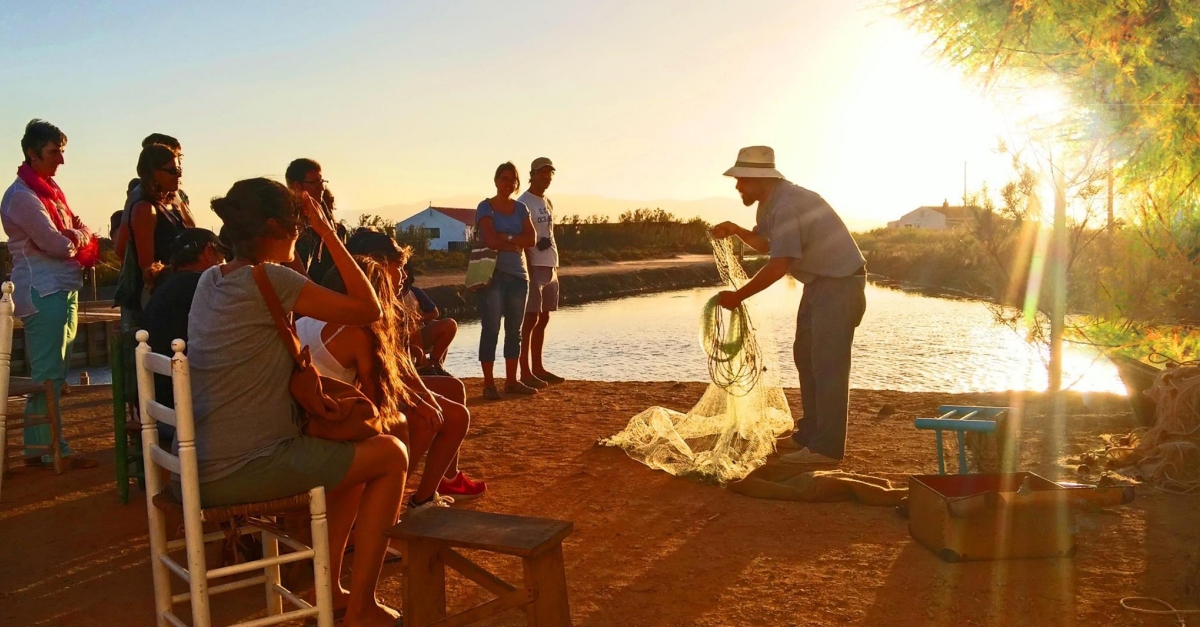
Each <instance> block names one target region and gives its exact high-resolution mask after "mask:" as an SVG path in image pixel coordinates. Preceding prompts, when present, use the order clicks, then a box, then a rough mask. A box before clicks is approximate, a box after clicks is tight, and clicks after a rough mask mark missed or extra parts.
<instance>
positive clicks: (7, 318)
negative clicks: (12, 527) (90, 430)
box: [0, 281, 63, 490]
mask: <svg viewBox="0 0 1200 627" xmlns="http://www.w3.org/2000/svg"><path fill="white" fill-rule="evenodd" d="M0 291H3V293H4V295H3V296H2V297H0V490H2V489H3V486H4V472H5V471H6V470H7V468H8V459H9V449H10V445H9V443H8V430H9V429H20V428H23V427H32V426H35V425H40V424H49V425H50V444H44V445H24V446H21V447H17V446H12V448H23V449H31V450H35V451H38V450H45V451H46V454H48V455H50V456H51V457H53V458H54V472H56V473H62V471H63V461H62V450H61V447H60V446H59V441H60V440H61V438H62V434H61V433H59V432H58V426H59V424H60V422H61V420H52V419H51V417H54V416H57V415H58V414H59V408H58V399H57V397H56V396H55V394H54V382H53V381H45V382H35V381H33V380H31V379H27V378H24V377H12V376H9V373H10V372H11V371H12V346H13V325H14V316H13V299H12V293H13V284H12V281H5V282H4V285H3V286H0ZM34 392H45V393H46V413H45V414H43V415H40V416H38V415H22V416H15V417H12V418H10V417H9V416H8V399H9V398H12V397H18V396H25V395H26V394H32V393H34ZM23 439H24V438H22V440H23Z"/></svg>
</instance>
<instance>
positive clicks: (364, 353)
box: [325, 327, 381, 405]
mask: <svg viewBox="0 0 1200 627" xmlns="http://www.w3.org/2000/svg"><path fill="white" fill-rule="evenodd" d="M341 336H342V337H341V338H339V339H342V340H343V341H342V342H339V343H338V344H339V346H338V347H337V348H339V349H342V350H338V352H337V353H334V352H333V351H332V350H331V351H330V352H329V354H330V355H333V358H334V359H337V360H338V362H339V363H343V364H344V363H345V362H343V361H342V360H341V357H344V355H342V354H341V353H342V352H343V351H344V350H345V348H349V349H350V350H349V351H348V352H349V353H350V361H351V362H352V363H351V364H349V367H352V368H354V372H355V377H356V378H357V379H358V389H360V390H362V393H363V394H364V395H366V397H367V398H369V399H371V402H372V403H375V404H376V405H378V404H379V402H380V400H381V399H380V398H379V394H380V390H379V384H378V382H377V381H376V374H375V355H374V349H373V348H372V346H371V338H370V337H368V336H367V332H366V331H364V330H363V328H362V327H346V328H345V329H343V330H342V333H341ZM343 347H345V348H343ZM325 348H327V349H329V348H332V347H330V346H329V345H328V344H326V345H325Z"/></svg>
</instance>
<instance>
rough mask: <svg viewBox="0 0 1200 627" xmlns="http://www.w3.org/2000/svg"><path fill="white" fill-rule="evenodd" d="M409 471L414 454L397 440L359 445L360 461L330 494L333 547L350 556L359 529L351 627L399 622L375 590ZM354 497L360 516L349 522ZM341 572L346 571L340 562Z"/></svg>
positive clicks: (373, 440)
mask: <svg viewBox="0 0 1200 627" xmlns="http://www.w3.org/2000/svg"><path fill="white" fill-rule="evenodd" d="M407 469H408V453H407V451H405V449H404V445H403V444H402V443H401V442H400V441H399V440H397V439H396V438H393V437H392V436H388V435H380V436H375V437H373V438H370V439H368V440H363V441H362V442H356V443H355V444H354V461H353V462H351V464H350V469H349V470H348V471H346V476H345V477H343V478H342V481H341V482H340V483H338V484H337V485H336V486H334V488H333V490H331V491H330V500H329V511H330V540H331V543H332V541H334V540H337V541H338V542H339V543H340V545H338V546H340V547H341V548H342V549H343V550H344V548H345V546H346V539H345V536H347V535H348V534H349V526H350V525H354V527H355V537H354V562H353V566H352V570H351V573H350V598H349V600H348V603H347V605H346V624H347V625H380V626H383V625H392V624H394V623H395V621H396V617H397V616H398V614H397V612H396V611H395V610H392V609H391V608H387V607H385V606H382V605H380V604H379V602H378V601H377V600H376V599H375V586H376V585H377V584H378V583H379V572H380V570H381V569H382V568H383V557H384V553H385V551H386V550H387V538H386V537H384V535H383V533H384V531H385V530H387V529H388V528H389V527H391V526H392V525H394V524H395V523H396V518H397V517H398V516H399V514H400V501H401V499H403V497H404V481H405V478H406V473H407ZM354 493H359V494H360V496H359V497H358V499H357V500H358V507H357V516H356V517H349V516H345V517H343V516H344V515H345V513H346V511H347V510H348V509H349V511H354V510H353V509H350V507H349V506H350V505H352V504H353V501H354V500H355V497H354ZM355 519H356V520H355ZM335 526H336V527H337V530H336V531H335V530H334V527H335ZM335 534H336V536H335ZM337 536H341V537H340V538H338V537H337ZM338 546H334V547H332V548H331V551H337V552H338V553H341V551H339V550H337V548H338ZM331 565H332V564H331ZM338 566H339V567H340V566H341V563H340V561H339V562H338Z"/></svg>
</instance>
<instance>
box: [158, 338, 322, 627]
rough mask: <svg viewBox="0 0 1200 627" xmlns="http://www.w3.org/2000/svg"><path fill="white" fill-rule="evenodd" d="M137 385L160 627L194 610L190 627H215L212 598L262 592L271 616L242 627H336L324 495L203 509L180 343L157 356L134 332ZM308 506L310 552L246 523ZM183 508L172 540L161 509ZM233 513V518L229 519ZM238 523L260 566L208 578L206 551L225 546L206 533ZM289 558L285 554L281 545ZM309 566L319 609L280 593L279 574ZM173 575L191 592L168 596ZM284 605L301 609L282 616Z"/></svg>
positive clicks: (226, 569) (218, 536) (179, 624)
mask: <svg viewBox="0 0 1200 627" xmlns="http://www.w3.org/2000/svg"><path fill="white" fill-rule="evenodd" d="M136 337H137V341H138V346H137V358H136V362H137V383H138V395H139V398H140V401H139V403H140V406H141V418H142V452H143V455H144V459H145V462H146V509H147V512H148V514H149V519H150V567H151V571H152V573H153V575H154V609H155V614H156V621H157V622H156V624H157V625H158V627H167V626H168V625H173V626H175V627H184V626H185V625H186V623H184V622H183V621H182V620H181V619H180V618H179V617H178V616H176V615H175V613H174V611H173V609H172V608H173V606H174V604H176V603H183V602H185V601H190V602H191V608H192V627H210V625H211V620H210V617H209V597H211V596H212V595H214V594H219V593H222V592H228V591H230V590H238V589H241V588H249V587H251V586H257V585H263V586H264V587H265V589H266V601H267V616H266V617H264V618H260V619H257V620H251V621H247V622H242V623H237V625H242V626H244V627H258V626H260V625H274V624H276V623H282V622H285V621H291V620H296V619H299V618H304V617H308V616H316V617H317V624H318V625H319V626H320V627H332V625H333V593H332V589H331V588H330V572H329V532H328V522H327V521H326V519H325V489H324V488H321V487H316V488H313V489H312V490H309V491H308V492H307V493H306V494H298V495H295V496H293V497H289V498H287V499H279V500H277V501H271V502H268V503H249V504H245V505H237V506H232V507H226V508H210V509H201V508H200V481H199V474H198V470H197V465H196V443H195V437H196V429H195V423H194V417H193V414H192V390H191V380H190V378H189V372H188V362H187V357H185V356H184V354H183V351H184V348H185V345H184V342H183V340H178V339H177V340H175V341H174V342H172V343H171V350H173V351H174V352H175V355H174V357H170V358H168V357H166V356H163V355H158V354H155V353H153V352H151V350H150V346H149V345H148V344H147V343H146V342H147V340H149V339H150V335H149V334H148V333H147V332H146V331H138V332H137V335H136ZM154 373H158V374H161V375H165V376H169V377H171V379H172V386H173V388H174V391H175V408H174V409H171V408H168V407H166V406H165V405H162V404H160V403H158V402H156V401H155V400H154ZM158 421H162V422H165V423H167V424H170V425H174V426H175V429H176V431H175V433H176V438H177V439H178V441H179V455H178V456H175V455H172V454H171V453H170V452H168V451H165V450H163V449H162V448H161V447H160V446H159V445H158V428H157V426H156V425H157V423H158ZM159 468H166V469H168V470H170V471H171V472H173V473H175V474H177V475H179V476H180V477H181V478H182V479H181V487H182V492H183V503H182V504H179V503H178V501H176V500H175V499H174V497H173V496H172V495H171V493H170V492H168V491H164V490H163V487H164V486H163V485H162V483H163V480H162V476H163V475H162V473H161V472H160V471H159V470H158V469H159ZM304 502H307V506H308V512H309V514H310V515H311V516H312V537H313V542H312V544H313V546H312V547H308V546H305V545H304V544H302V543H300V542H298V541H296V540H295V539H293V538H291V537H288V536H286V535H284V534H283V533H282V531H281V530H280V529H278V528H275V527H273V526H270V524H269V523H262V524H259V523H256V522H247V521H245V520H244V518H245V517H246V516H247V515H254V516H257V517H260V518H264V519H268V520H269V518H270V517H271V516H273V515H275V514H278V513H280V512H281V511H284V510H294V509H295V507H296V506H297V504H303V503H304ZM179 507H182V513H183V527H184V539H183V540H168V539H167V523H166V517H165V515H164V511H163V510H164V509H171V508H179ZM232 511H236V512H237V513H236V517H234V514H231V512H232ZM214 520H216V521H220V520H225V521H228V520H233V521H234V524H240V525H241V526H240V528H239V531H240V532H241V533H242V534H253V533H261V534H262V546H263V557H262V559H259V560H256V561H252V562H247V563H243V564H234V565H232V566H223V567H221V568H215V569H212V570H209V569H208V567H207V566H206V564H205V557H204V545H205V543H208V542H214V541H220V540H224V539H225V534H224V533H223V532H221V531H214V532H211V533H207V534H206V533H204V530H203V528H202V525H203V524H204V523H205V522H211V521H214ZM281 543H282V544H283V545H285V546H286V547H288V548H290V549H291V551H290V552H287V553H283V554H281V553H280V552H279V545H280V544H281ZM180 549H184V550H185V551H186V553H187V555H186V562H185V563H184V564H180V563H179V562H177V561H176V560H175V559H173V558H172V557H171V556H170V555H169V554H170V553H171V552H174V551H179V550H180ZM308 559H311V560H312V561H313V570H314V572H315V577H314V586H315V588H316V602H317V605H316V607H313V606H312V605H310V604H309V603H308V602H306V601H304V600H303V599H301V598H300V597H299V596H297V595H296V594H294V593H293V592H291V591H290V590H288V589H286V588H284V587H283V586H282V585H281V580H280V573H279V566H280V565H281V564H288V563H292V562H298V561H302V560H308ZM254 571H261V573H260V574H257V575H256V576H253V577H246V578H241V579H235V580H233V581H230V582H228V583H223V584H219V585H213V586H210V585H209V582H210V581H212V580H216V579H222V578H225V577H229V576H231V575H237V574H242V573H249V572H254ZM172 573H173V574H175V575H177V576H179V577H180V578H181V579H183V580H184V581H185V582H187V584H188V586H189V588H190V591H189V592H184V593H182V594H175V595H172V594H171V581H170V575H171V574H172ZM284 599H286V600H287V601H289V602H290V603H291V604H292V605H294V606H296V608H297V609H295V610H291V611H289V612H286V613H285V612H284V611H283V600H284Z"/></svg>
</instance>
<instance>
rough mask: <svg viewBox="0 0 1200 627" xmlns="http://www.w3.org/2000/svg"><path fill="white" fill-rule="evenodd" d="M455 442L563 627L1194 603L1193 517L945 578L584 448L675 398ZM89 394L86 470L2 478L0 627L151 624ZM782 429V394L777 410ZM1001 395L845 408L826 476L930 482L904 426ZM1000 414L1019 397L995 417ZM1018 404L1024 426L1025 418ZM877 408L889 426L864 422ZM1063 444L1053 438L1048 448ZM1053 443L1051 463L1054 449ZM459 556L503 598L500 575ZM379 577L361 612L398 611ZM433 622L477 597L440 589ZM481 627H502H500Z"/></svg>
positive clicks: (1095, 425)
mask: <svg viewBox="0 0 1200 627" xmlns="http://www.w3.org/2000/svg"><path fill="white" fill-rule="evenodd" d="M468 388H469V390H470V392H471V395H472V400H471V404H472V411H473V427H472V432H471V434H470V436H469V439H468V440H467V442H466V444H465V445H464V447H463V466H464V468H465V469H466V470H467V471H468V472H469V473H470V474H471V475H473V476H475V477H478V478H481V479H484V480H486V481H487V482H488V485H489V488H490V489H489V492H488V494H487V496H486V497H485V498H483V499H480V500H479V501H476V502H475V504H473V505H472V507H475V508H478V509H482V510H486V511H495V512H507V513H513V514H523V515H532V516H545V517H553V518H561V519H566V520H571V521H574V523H575V532H574V534H573V535H572V536H571V537H570V538H568V539H567V541H566V543H565V544H564V553H565V559H566V570H567V580H568V583H569V589H570V603H571V610H572V616H573V618H574V622H575V624H576V625H581V626H589V627H591V626H601V625H614V626H615V625H622V626H623V625H681V626H684V625H703V626H710V625H711V626H716V625H817V626H826V625H830V626H832V625H897V626H901V627H910V626H916V625H938V626H940V625H946V626H949V625H955V626H960V625H998V626H1005V625H1012V626H1014V627H1015V626H1026V625H1039V626H1040V625H1081V626H1084V625H1086V626H1088V627H1091V626H1095V625H1150V626H1153V625H1164V626H1166V625H1172V624H1175V623H1174V621H1172V620H1170V619H1169V618H1167V617H1155V616H1146V617H1143V616H1139V615H1135V614H1132V613H1129V612H1127V611H1125V610H1123V609H1121V607H1120V605H1119V601H1120V599H1121V598H1122V597H1127V596H1154V597H1160V598H1163V599H1166V600H1168V601H1171V602H1173V603H1175V604H1176V606H1177V607H1189V608H1191V607H1196V606H1197V605H1196V602H1197V601H1200V587H1197V586H1198V585H1200V577H1198V576H1197V570H1198V568H1197V564H1198V563H1200V561H1198V560H1197V555H1196V553H1197V549H1198V547H1200V544H1198V542H1197V541H1198V540H1200V508H1198V507H1197V505H1198V504H1200V500H1197V498H1194V497H1178V496H1169V495H1165V494H1160V493H1156V492H1154V491H1153V490H1150V489H1139V490H1138V497H1137V500H1136V501H1134V502H1133V503H1131V504H1129V505H1125V506H1121V507H1118V508H1113V509H1110V510H1105V511H1101V512H1099V513H1087V514H1080V515H1078V517H1077V520H1076V527H1077V532H1078V535H1077V541H1078V546H1079V550H1078V554H1077V555H1076V556H1075V557H1074V558H1073V559H1041V560H1020V561H1007V562H973V563H964V564H946V563H943V562H941V561H940V560H939V559H938V558H937V557H935V556H934V555H933V554H932V553H931V552H929V551H928V550H926V549H925V548H923V547H922V546H920V545H919V544H917V543H916V542H915V541H913V540H912V538H911V537H910V536H909V533H908V529H907V526H906V525H907V523H906V521H905V520H904V519H903V518H901V517H900V516H898V515H897V514H896V513H895V511H893V510H892V509H890V508H872V507H866V506H863V505H859V504H856V503H827V504H808V503H792V502H782V501H766V500H756V499H752V498H748V497H744V496H740V495H737V494H734V493H732V492H730V491H728V490H725V489H722V488H718V487H714V486H710V485H701V484H697V483H692V482H689V481H686V480H683V479H678V478H675V477H671V476H669V475H667V474H664V473H662V472H657V471H652V470H650V469H648V468H646V467H644V466H641V465H640V464H637V463H636V462H634V461H632V460H630V459H629V458H628V457H626V456H625V454H624V453H623V452H622V451H620V450H617V449H611V448H605V447H599V446H596V445H595V442H596V439H597V438H598V437H601V436H607V435H610V434H612V433H615V432H616V431H618V430H620V429H621V428H622V427H623V426H624V424H625V422H626V421H627V420H628V418H629V417H630V416H632V415H633V414H635V413H637V412H639V411H641V410H642V409H645V408H646V407H648V406H651V405H665V406H668V407H672V408H675V409H679V410H686V409H687V408H688V407H690V406H691V405H692V404H693V403H694V402H695V401H696V400H697V399H698V398H699V397H700V394H701V393H702V392H703V389H704V386H703V385H701V384H695V383H676V384H672V383H591V382H568V383H565V384H562V385H559V386H556V387H554V388H552V389H551V390H549V391H547V392H545V393H542V394H538V395H537V396H536V397H532V398H522V399H514V400H505V401H500V402H494V403H486V402H484V401H482V400H480V399H479V396H478V395H479V393H480V384H479V382H478V381H468ZM105 394H106V391H105V390H104V389H103V388H94V389H92V390H90V391H88V392H86V393H84V394H81V395H80V396H78V397H76V400H75V401H74V402H85V403H86V402H88V401H90V402H91V403H92V404H93V405H94V406H93V407H91V408H85V409H83V410H74V411H71V412H69V413H68V417H67V420H68V429H67V432H68V435H69V437H70V440H71V442H72V445H73V446H75V447H76V448H77V449H78V450H80V451H82V452H83V453H84V454H85V455H89V456H92V457H95V458H97V459H100V460H102V463H101V466H100V468H98V469H95V470H83V471H68V472H66V473H64V474H63V475H59V476H56V475H54V474H53V473H52V472H50V471H47V470H40V469H30V468H17V469H14V471H13V472H12V473H11V474H10V475H9V476H8V477H6V478H5V480H4V485H3V495H2V502H0V546H2V547H3V548H2V549H0V556H2V557H0V625H3V626H5V627H10V626H13V627H15V626H18V625H89V626H96V627H108V626H117V625H121V626H125V625H131V626H138V625H152V620H151V615H152V600H151V599H152V596H151V583H150V571H149V568H148V566H147V555H148V550H147V538H146V522H145V501H144V496H143V494H142V493H141V491H139V490H138V489H137V488H136V487H134V488H133V489H132V498H133V500H132V502H131V503H129V504H128V505H121V504H120V503H118V501H117V497H116V491H115V488H114V483H113V464H112V461H111V453H112V436H111V431H112V424H111V417H110V416H111V412H109V411H106V409H105V406H104V405H105V401H104V397H105ZM788 395H789V398H790V400H791V402H792V407H793V411H794V412H796V413H798V410H799V394H798V392H797V391H795V390H789V391H788ZM1009 400H1010V399H1009V398H1008V396H1007V395H1003V394H966V395H945V394H919V393H899V392H887V391H869V390H854V391H853V392H852V393H851V412H852V414H851V425H850V444H849V454H848V458H847V460H846V463H845V464H844V466H843V467H844V468H845V469H847V470H852V471H855V472H862V473H869V474H874V475H879V476H883V477H887V478H891V479H901V480H903V479H904V478H905V477H906V476H907V475H909V474H916V473H930V472H933V471H935V467H936V462H935V458H934V454H933V435H932V434H930V433H928V432H918V431H916V430H915V429H914V428H913V427H912V419H913V418H915V417H919V416H929V415H932V413H933V411H934V410H935V409H936V407H937V405H939V404H942V403H957V404H1003V403H1006V402H1008V401H1009ZM1017 400H1018V401H1020V399H1017ZM1026 400H1029V401H1031V403H1032V404H1031V405H1030V409H1031V412H1030V413H1031V414H1036V413H1037V412H1038V411H1039V407H1038V406H1037V405H1038V402H1039V399H1037V398H1032V399H1026ZM884 404H890V405H892V406H894V408H895V409H896V412H895V413H894V414H892V415H889V416H886V417H879V416H878V413H879V409H880V407H881V406H883V405H884ZM1126 408H1127V404H1125V405H1123V399H1119V398H1116V397H1105V396H1091V397H1087V398H1080V397H1075V398H1074V399H1073V402H1072V406H1071V409H1072V412H1073V414H1072V415H1071V416H1070V418H1069V420H1068V421H1067V424H1066V426H1065V429H1053V428H1048V427H1039V422H1041V423H1044V422H1045V421H1044V419H1043V420H1041V421H1039V420H1038V419H1037V418H1036V416H1033V415H1031V416H1030V417H1029V419H1027V421H1026V429H1025V431H1024V434H1023V438H1022V446H1021V451H1022V466H1023V468H1024V469H1026V470H1032V471H1036V472H1039V473H1042V474H1044V475H1047V476H1050V477H1052V478H1054V477H1060V478H1072V477H1073V476H1072V475H1071V474H1070V473H1069V472H1068V471H1067V470H1066V469H1065V468H1062V467H1060V466H1059V465H1058V464H1057V459H1058V458H1059V456H1060V455H1061V454H1064V453H1070V452H1078V451H1080V450H1082V449H1083V448H1085V447H1093V446H1095V445H1096V444H1097V443H1098V441H1099V440H1098V437H1097V436H1098V435H1099V434H1101V433H1106V432H1107V433H1113V432H1120V431H1122V430H1128V428H1129V427H1130V426H1131V422H1132V418H1131V417H1130V416H1129V415H1128V412H1127V410H1126ZM1061 433H1067V434H1069V435H1067V436H1065V437H1058V436H1057V435H1056V434H1061ZM1060 441H1062V443H1061V446H1060V445H1059V444H1058V443H1059V442H1060ZM474 557H476V558H478V560H479V561H480V562H481V563H483V564H485V565H488V566H490V567H493V568H495V569H496V570H497V571H498V572H499V573H500V574H501V575H502V576H504V577H506V578H508V579H510V580H516V578H517V574H518V573H519V565H518V564H517V563H516V562H513V561H509V560H508V559H506V558H505V559H493V558H492V557H490V556H482V555H475V556H474ZM400 584H401V580H400V575H399V572H398V566H397V565H394V564H392V565H387V566H385V573H384V581H383V583H382V585H381V589H380V596H381V597H382V598H383V599H384V600H386V601H390V602H391V603H393V604H397V603H399V590H400ZM449 598H450V604H451V611H454V610H455V609H456V608H458V609H462V608H464V607H465V606H466V605H467V604H468V603H478V602H481V601H483V600H485V599H486V598H487V596H486V593H484V592H482V591H480V590H478V589H477V588H474V587H473V585H472V584H470V583H469V582H467V581H466V580H464V579H461V578H458V577H457V576H453V575H452V576H451V579H450V591H449ZM261 600H262V593H261V591H259V590H246V591H240V592H237V593H233V594H232V596H230V595H222V596H221V597H217V601H216V606H217V608H218V611H217V613H216V618H217V620H218V621H220V623H219V624H227V623H228V622H230V621H232V620H234V619H245V618H248V617H250V616H252V615H254V614H255V613H256V612H258V611H260V610H259V609H258V608H259V605H258V604H259V603H261ZM482 624H485V625H523V624H524V618H523V616H522V615H521V614H520V613H518V612H509V613H507V614H504V615H502V616H500V617H497V618H495V619H494V620H492V621H490V622H485V623H482Z"/></svg>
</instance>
